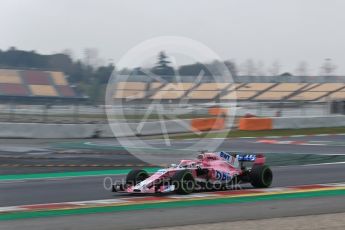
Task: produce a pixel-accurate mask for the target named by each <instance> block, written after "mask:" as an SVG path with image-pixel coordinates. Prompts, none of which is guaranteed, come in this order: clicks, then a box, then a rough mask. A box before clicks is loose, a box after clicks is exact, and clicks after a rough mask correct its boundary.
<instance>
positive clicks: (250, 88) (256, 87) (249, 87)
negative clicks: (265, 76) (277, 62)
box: [238, 83, 274, 91]
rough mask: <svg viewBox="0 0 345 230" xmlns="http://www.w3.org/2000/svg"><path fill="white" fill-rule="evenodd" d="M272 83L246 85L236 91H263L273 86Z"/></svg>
mask: <svg viewBox="0 0 345 230" xmlns="http://www.w3.org/2000/svg"><path fill="white" fill-rule="evenodd" d="M273 85H274V83H248V84H245V85H243V86H241V87H239V88H238V90H243V91H244V90H246V91H253V90H255V91H263V90H266V89H268V88H269V87H271V86H273Z"/></svg>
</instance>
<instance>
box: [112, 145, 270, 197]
mask: <svg viewBox="0 0 345 230" xmlns="http://www.w3.org/2000/svg"><path fill="white" fill-rule="evenodd" d="M265 161H266V159H265V157H264V156H263V155H261V154H236V153H231V152H201V153H200V154H199V155H198V157H197V159H194V160H181V162H180V164H178V165H174V164H173V165H171V167H169V168H166V169H159V170H158V171H157V172H156V173H154V174H153V175H151V176H149V174H148V173H147V172H146V171H144V170H141V169H134V170H132V171H130V172H129V173H128V175H127V177H126V181H125V182H123V183H115V184H113V185H112V191H113V192H125V193H138V194H140V193H141V194H154V193H169V192H176V193H177V194H189V193H192V192H193V191H200V190H206V191H208V190H225V189H233V188H234V187H236V186H239V185H240V184H242V183H251V184H252V186H254V187H255V188H267V187H269V186H270V185H271V183H272V179H273V174H272V171H271V169H270V168H269V167H268V166H266V165H265Z"/></svg>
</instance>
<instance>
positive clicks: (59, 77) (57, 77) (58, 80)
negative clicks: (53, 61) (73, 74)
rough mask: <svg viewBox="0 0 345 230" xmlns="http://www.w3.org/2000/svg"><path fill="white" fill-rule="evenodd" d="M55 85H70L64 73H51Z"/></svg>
mask: <svg viewBox="0 0 345 230" xmlns="http://www.w3.org/2000/svg"><path fill="white" fill-rule="evenodd" d="M50 76H51V77H52V79H53V82H54V84H55V85H68V83H67V81H66V78H65V75H64V74H63V73H62V72H55V71H54V72H50Z"/></svg>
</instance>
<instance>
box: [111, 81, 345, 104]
mask: <svg viewBox="0 0 345 230" xmlns="http://www.w3.org/2000/svg"><path fill="white" fill-rule="evenodd" d="M113 98H114V99H120V100H121V99H127V101H128V100H129V99H130V100H163V101H164V100H169V101H171V100H181V99H183V100H192V101H193V100H194V101H213V100H218V101H219V100H225V101H234V100H238V101H257V102H281V101H287V102H293V101H296V102H297V101H327V100H334V99H336V100H345V84H344V83H291V82H289V83H204V82H203V83H186V82H184V83H160V82H151V83H150V82H119V83H118V84H116V87H115V89H114V94H113Z"/></svg>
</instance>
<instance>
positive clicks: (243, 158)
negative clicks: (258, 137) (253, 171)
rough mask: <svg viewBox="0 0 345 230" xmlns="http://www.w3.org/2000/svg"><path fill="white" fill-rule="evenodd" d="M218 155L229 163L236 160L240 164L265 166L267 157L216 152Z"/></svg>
mask: <svg viewBox="0 0 345 230" xmlns="http://www.w3.org/2000/svg"><path fill="white" fill-rule="evenodd" d="M216 154H217V155H218V156H219V157H220V158H222V159H224V160H225V161H227V162H234V159H236V160H238V162H239V163H244V162H249V163H253V164H257V165H262V164H265V162H266V157H265V156H264V155H263V154H242V153H235V152H225V151H221V152H216Z"/></svg>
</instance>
